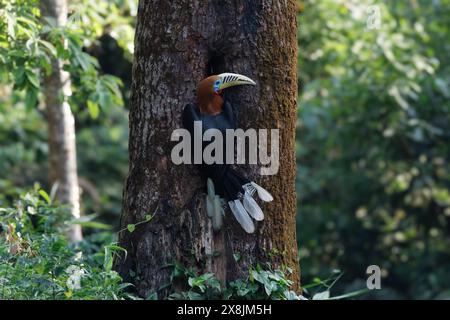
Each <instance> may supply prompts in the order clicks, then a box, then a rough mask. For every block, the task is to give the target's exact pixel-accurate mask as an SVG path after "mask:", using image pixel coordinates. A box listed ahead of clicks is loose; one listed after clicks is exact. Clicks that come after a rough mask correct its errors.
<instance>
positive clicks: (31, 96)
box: [25, 89, 37, 111]
mask: <svg viewBox="0 0 450 320" xmlns="http://www.w3.org/2000/svg"><path fill="white" fill-rule="evenodd" d="M36 103H37V92H36V91H35V90H31V89H29V90H27V93H26V94H25V108H26V109H27V111H31V109H33V108H34V107H35V106H36Z"/></svg>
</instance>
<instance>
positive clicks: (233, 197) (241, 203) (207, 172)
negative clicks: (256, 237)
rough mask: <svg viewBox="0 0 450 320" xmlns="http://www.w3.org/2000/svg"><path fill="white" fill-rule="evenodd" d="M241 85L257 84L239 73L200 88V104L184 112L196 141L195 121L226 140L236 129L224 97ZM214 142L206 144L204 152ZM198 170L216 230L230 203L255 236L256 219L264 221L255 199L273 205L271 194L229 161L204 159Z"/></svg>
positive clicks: (185, 122) (219, 77) (204, 82)
mask: <svg viewBox="0 0 450 320" xmlns="http://www.w3.org/2000/svg"><path fill="white" fill-rule="evenodd" d="M237 85H255V82H254V81H253V80H251V79H250V78H248V77H246V76H243V75H240V74H236V73H222V74H219V75H212V76H209V77H207V78H206V79H203V80H202V81H200V83H199V85H198V87H197V104H188V105H187V106H186V107H185V108H184V111H183V125H184V127H185V128H186V129H187V130H188V131H189V132H190V134H191V137H194V122H195V121H201V124H202V131H203V132H202V133H204V132H205V131H206V130H208V129H218V130H220V131H221V133H222V135H223V136H225V135H226V130H227V129H233V130H234V129H236V121H235V118H234V114H233V109H232V106H231V105H230V103H229V102H228V101H226V100H224V98H223V96H222V93H223V90H224V89H226V88H229V87H232V86H237ZM211 142H212V141H207V142H205V141H202V152H203V150H204V149H205V147H206V146H207V145H208V144H209V143H211ZM232 151H234V148H233V150H232ZM232 151H231V150H230V152H232ZM226 152H227V150H226V143H223V153H222V154H223V155H224V158H225V155H226ZM233 158H234V155H233ZM198 168H199V171H200V172H201V174H202V175H203V177H204V179H205V180H206V181H207V196H206V211H207V214H208V216H209V217H210V218H211V219H212V225H213V228H214V230H216V231H217V230H219V229H220V228H221V226H222V221H223V220H222V217H223V215H224V214H225V210H224V209H225V206H226V203H228V205H229V207H230V209H231V212H232V213H233V214H234V216H235V218H236V220H237V221H238V222H239V224H240V225H241V226H242V228H244V230H245V231H246V232H248V233H253V232H254V231H255V225H254V223H253V220H252V218H253V219H254V220H256V221H261V220H263V219H264V213H263V211H262V210H261V208H260V207H259V205H258V204H257V203H256V201H255V200H254V199H253V197H252V196H253V194H254V193H255V192H256V193H257V194H258V196H259V198H260V199H261V200H263V201H266V202H269V201H272V200H273V198H272V196H271V195H270V193H269V192H267V191H266V190H265V189H264V188H262V187H261V186H259V185H257V184H256V183H255V182H252V181H250V180H248V179H247V178H246V177H244V176H242V175H240V174H239V173H238V172H236V171H235V170H234V169H233V168H232V167H231V165H230V164H227V163H226V161H225V159H224V161H223V163H213V164H206V163H205V162H204V160H203V157H202V162H201V164H199V165H198Z"/></svg>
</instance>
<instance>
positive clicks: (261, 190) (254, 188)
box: [242, 182, 273, 202]
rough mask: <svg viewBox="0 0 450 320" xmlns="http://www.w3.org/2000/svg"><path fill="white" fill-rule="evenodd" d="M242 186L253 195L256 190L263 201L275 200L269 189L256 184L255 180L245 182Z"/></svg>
mask: <svg viewBox="0 0 450 320" xmlns="http://www.w3.org/2000/svg"><path fill="white" fill-rule="evenodd" d="M242 187H243V188H244V190H245V191H247V192H248V193H250V194H251V195H253V194H254V193H255V191H256V192H257V193H258V197H259V198H260V199H261V200H262V201H265V202H270V201H272V200H273V197H272V195H271V194H270V193H269V191H267V190H266V189H264V188H263V187H261V186H260V185H258V184H256V183H255V182H250V183H247V184H244V185H243V186H242Z"/></svg>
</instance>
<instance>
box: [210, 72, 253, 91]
mask: <svg viewBox="0 0 450 320" xmlns="http://www.w3.org/2000/svg"><path fill="white" fill-rule="evenodd" d="M219 77H220V80H221V84H220V86H219V90H222V89H226V88H229V87H234V86H240V85H244V84H249V85H256V83H255V81H253V80H252V79H250V78H249V77H246V76H243V75H242V74H238V73H230V72H226V73H221V74H219Z"/></svg>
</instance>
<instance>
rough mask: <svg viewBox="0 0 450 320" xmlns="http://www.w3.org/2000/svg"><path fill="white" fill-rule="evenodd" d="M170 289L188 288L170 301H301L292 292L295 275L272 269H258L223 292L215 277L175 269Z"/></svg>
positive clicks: (174, 295) (174, 294)
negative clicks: (174, 286)
mask: <svg viewBox="0 0 450 320" xmlns="http://www.w3.org/2000/svg"><path fill="white" fill-rule="evenodd" d="M172 267H173V270H172V274H171V283H170V285H172V286H173V285H182V286H186V284H187V290H186V291H178V290H177V292H174V293H172V294H171V295H170V299H175V300H178V299H184V300H211V299H224V300H234V299H247V300H299V299H301V296H299V295H297V294H296V293H295V292H294V291H292V290H291V289H290V288H291V286H292V281H290V280H289V279H287V275H288V274H289V273H290V272H292V271H291V270H289V269H287V270H285V271H282V270H280V269H275V270H273V269H272V268H271V267H270V266H266V269H264V268H263V267H262V266H260V265H257V266H256V268H254V269H251V270H249V275H248V278H246V279H238V280H235V281H232V282H230V284H229V286H228V287H227V288H223V287H222V285H221V283H220V281H219V280H218V279H217V278H215V276H214V274H213V273H204V274H201V275H198V274H196V272H195V271H194V270H193V269H189V268H186V267H184V266H182V265H180V264H174V265H172Z"/></svg>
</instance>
